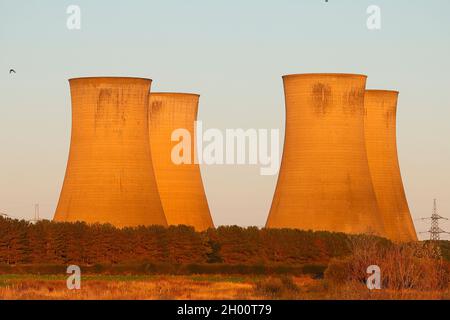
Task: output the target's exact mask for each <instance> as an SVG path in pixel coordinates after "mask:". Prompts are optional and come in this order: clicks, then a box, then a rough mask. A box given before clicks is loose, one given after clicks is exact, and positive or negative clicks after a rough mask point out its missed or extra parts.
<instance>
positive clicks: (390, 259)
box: [325, 236, 449, 291]
mask: <svg viewBox="0 0 450 320" xmlns="http://www.w3.org/2000/svg"><path fill="white" fill-rule="evenodd" d="M350 242H351V243H350V248H351V254H350V256H348V257H346V258H342V259H336V260H333V261H331V262H330V265H329V266H328V268H327V270H326V271H325V279H326V280H327V282H328V283H329V284H330V285H335V286H342V285H343V284H347V285H348V284H350V283H352V282H355V283H364V282H365V281H366V279H367V276H368V275H367V273H366V270H367V267H368V266H370V265H377V266H379V267H380V269H381V281H382V288H384V289H389V290H395V291H403V290H419V291H434V290H445V289H447V288H448V287H449V272H448V268H447V266H446V264H447V263H446V262H445V261H444V260H443V258H442V256H441V253H440V250H439V247H438V246H437V245H435V244H434V243H431V242H411V243H396V244H394V243H389V242H386V241H384V240H382V239H380V238H376V237H370V236H356V237H353V238H351V240H350Z"/></svg>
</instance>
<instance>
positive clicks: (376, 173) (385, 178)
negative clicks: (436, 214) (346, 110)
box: [364, 90, 417, 241]
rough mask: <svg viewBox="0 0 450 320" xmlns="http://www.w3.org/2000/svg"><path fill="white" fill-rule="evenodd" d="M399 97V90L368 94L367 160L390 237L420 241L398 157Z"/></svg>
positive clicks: (366, 123)
mask: <svg viewBox="0 0 450 320" xmlns="http://www.w3.org/2000/svg"><path fill="white" fill-rule="evenodd" d="M397 97H398V92H396V91H384V90H367V91H366V95H365V101H364V104H365V109H366V116H365V135H366V148H367V157H368V160H369V168H370V173H371V175H372V181H373V186H374V189H375V195H376V198H377V202H378V207H379V210H380V213H381V216H382V218H383V222H384V228H385V231H386V235H387V237H388V238H389V239H392V240H396V241H417V235H416V231H415V229H414V225H413V222H412V219H411V214H410V212H409V208H408V202H407V200H406V196H405V191H404V189H403V183H402V177H401V174H400V167H399V164H398V157H397V142H396V140H397V139H396V113H397Z"/></svg>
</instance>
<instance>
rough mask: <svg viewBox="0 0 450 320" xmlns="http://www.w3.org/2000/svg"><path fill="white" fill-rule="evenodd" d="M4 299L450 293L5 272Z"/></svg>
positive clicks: (237, 279) (0, 295) (305, 279)
mask: <svg viewBox="0 0 450 320" xmlns="http://www.w3.org/2000/svg"><path fill="white" fill-rule="evenodd" d="M0 299H126V300H129V299H166V300H170V299H231V300H233V299H450V292H448V291H427V292H419V291H408V290H404V291H392V290H378V291H369V290H368V289H367V288H366V287H365V286H364V284H360V283H358V284H350V285H346V286H339V287H334V286H332V285H329V284H328V283H327V282H326V281H325V280H323V279H313V278H311V277H310V276H306V275H305V276H299V277H294V276H260V275H255V276H252V275H191V276H173V275H172V276H161V275H155V276H124V275H119V276H113V275H86V276H84V277H83V278H82V284H81V289H80V290H68V289H67V287H66V277H65V276H56V275H1V276H0Z"/></svg>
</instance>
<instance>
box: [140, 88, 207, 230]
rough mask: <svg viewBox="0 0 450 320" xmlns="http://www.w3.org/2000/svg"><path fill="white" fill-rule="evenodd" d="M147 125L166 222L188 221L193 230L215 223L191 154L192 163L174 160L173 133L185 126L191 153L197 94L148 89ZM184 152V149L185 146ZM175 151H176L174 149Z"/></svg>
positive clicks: (178, 222)
mask: <svg viewBox="0 0 450 320" xmlns="http://www.w3.org/2000/svg"><path fill="white" fill-rule="evenodd" d="M149 101H150V105H149V129H150V145H151V149H152V158H153V167H154V169H155V176H156V182H157V185H158V190H159V194H160V196H161V202H162V205H163V208H164V213H165V214H166V219H167V222H168V224H169V225H179V224H184V225H190V226H193V227H194V228H195V229H196V230H205V229H208V228H212V227H214V225H213V221H212V219H211V215H210V212H209V207H208V202H207V199H206V196H205V192H204V188H203V182H202V177H201V173H200V168H199V165H198V164H195V163H193V160H194V157H188V158H189V160H190V161H191V163H190V164H189V163H187V164H186V163H181V164H175V163H174V161H172V157H171V155H172V148H173V147H174V146H175V145H177V144H179V143H180V142H179V141H178V138H176V141H172V133H173V132H174V131H175V130H177V129H185V130H187V132H188V133H189V135H190V137H191V141H190V142H188V141H185V142H186V143H187V145H188V146H190V149H191V154H193V153H194V151H195V150H194V149H195V148H194V144H195V141H196V139H195V131H194V125H195V121H196V119H197V110H198V101H199V96H198V95H196V94H184V93H153V92H152V93H150V99H149ZM184 152H187V150H184ZM175 154H179V153H178V152H175Z"/></svg>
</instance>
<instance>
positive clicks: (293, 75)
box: [282, 73, 367, 79]
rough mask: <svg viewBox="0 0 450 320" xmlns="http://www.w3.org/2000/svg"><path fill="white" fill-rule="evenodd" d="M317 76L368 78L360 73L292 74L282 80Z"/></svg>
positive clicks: (284, 76)
mask: <svg viewBox="0 0 450 320" xmlns="http://www.w3.org/2000/svg"><path fill="white" fill-rule="evenodd" d="M317 76H332V77H333V76H334V77H346V78H367V75H365V74H359V73H292V74H286V75H283V76H282V78H283V79H285V78H296V77H317Z"/></svg>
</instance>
